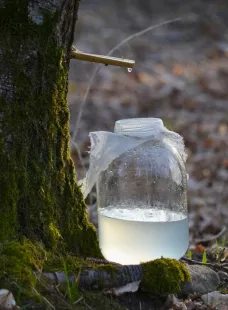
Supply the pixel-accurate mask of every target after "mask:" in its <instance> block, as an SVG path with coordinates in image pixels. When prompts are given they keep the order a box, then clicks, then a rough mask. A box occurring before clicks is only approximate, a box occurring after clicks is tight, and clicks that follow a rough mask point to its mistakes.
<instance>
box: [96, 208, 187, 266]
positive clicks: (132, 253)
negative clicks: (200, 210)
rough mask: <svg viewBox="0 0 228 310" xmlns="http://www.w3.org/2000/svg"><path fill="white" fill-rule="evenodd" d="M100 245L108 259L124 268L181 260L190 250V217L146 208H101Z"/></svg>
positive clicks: (99, 220)
mask: <svg viewBox="0 0 228 310" xmlns="http://www.w3.org/2000/svg"><path fill="white" fill-rule="evenodd" d="M98 224H99V244H100V248H101V252H102V254H103V255H104V257H105V258H106V259H107V260H109V261H113V262H116V263H120V264H123V265H128V264H139V263H141V262H146V261H150V260H153V259H156V258H160V257H162V256H163V257H169V258H175V259H180V258H181V257H182V256H183V255H184V254H185V252H186V250H187V248H188V218H187V217H186V216H185V215H183V214H182V213H176V212H172V211H165V210H156V209H154V210H151V209H143V208H140V209H139V208H135V209H134V208H126V207H125V209H124V208H114V207H107V208H100V209H99V211H98Z"/></svg>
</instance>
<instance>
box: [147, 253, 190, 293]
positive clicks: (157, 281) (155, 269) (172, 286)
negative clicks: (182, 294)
mask: <svg viewBox="0 0 228 310" xmlns="http://www.w3.org/2000/svg"><path fill="white" fill-rule="evenodd" d="M141 266H142V281H141V288H142V290H144V291H147V292H150V293H152V294H155V295H157V294H167V293H173V294H177V293H178V292H179V291H180V289H181V287H180V286H181V283H182V282H185V281H191V276H190V273H189V271H188V269H187V268H186V266H185V264H183V263H182V262H180V261H178V260H175V259H170V258H160V259H156V260H154V261H151V262H146V263H142V264H141Z"/></svg>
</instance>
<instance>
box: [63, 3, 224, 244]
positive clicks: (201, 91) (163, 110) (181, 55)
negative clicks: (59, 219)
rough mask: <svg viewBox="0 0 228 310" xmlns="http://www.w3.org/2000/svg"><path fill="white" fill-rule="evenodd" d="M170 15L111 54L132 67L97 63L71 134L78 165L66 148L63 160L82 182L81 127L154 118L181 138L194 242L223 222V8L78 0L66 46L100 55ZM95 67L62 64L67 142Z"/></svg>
mask: <svg viewBox="0 0 228 310" xmlns="http://www.w3.org/2000/svg"><path fill="white" fill-rule="evenodd" d="M177 17H180V18H181V20H179V21H176V22H173V23H171V24H169V25H164V26H161V27H158V28H156V29H154V30H152V31H150V32H148V33H146V34H144V35H142V36H139V37H136V38H134V39H132V40H130V41H129V42H128V43H127V44H125V45H124V46H122V47H121V48H120V49H119V50H118V51H116V52H115V53H114V55H113V56H116V57H124V58H129V59H134V60H135V61H136V65H135V67H134V69H133V71H132V72H130V73H129V72H128V70H127V69H126V68H119V67H111V66H108V67H105V66H102V67H101V69H100V71H99V73H98V74H97V76H96V78H95V80H94V82H93V84H92V87H91V90H90V92H89V95H88V97H87V99H86V101H85V105H84V108H83V113H82V117H81V121H80V123H79V126H78V132H77V135H76V137H75V141H76V142H77V147H78V148H79V149H80V151H81V154H82V159H81V160H80V157H79V156H78V153H77V151H76V149H75V146H73V145H72V155H73V158H74V160H75V165H76V171H77V177H78V179H81V178H82V177H84V175H85V169H87V167H88V162H89V158H88V153H87V151H88V146H89V140H88V134H89V132H90V131H96V130H108V131H113V128H114V123H115V121H116V120H119V119H123V118H133V117H159V118H161V119H162V120H163V121H164V123H165V125H166V126H167V127H168V128H169V129H171V130H174V131H176V132H178V133H179V134H181V135H182V136H183V137H184V141H185V145H186V148H187V152H188V160H187V171H188V174H189V182H188V205H189V227H190V245H192V246H193V245H195V244H197V243H200V241H201V240H204V239H208V238H210V237H212V238H213V236H215V235H216V234H217V233H219V232H220V231H221V230H222V228H223V227H227V226H228V89H227V85H228V2H227V1H226V0H223V1H206V0H204V1H203V0H201V1H199V0H193V1H191V2H189V1H180V0H179V1H178V0H176V1H147V0H143V1H139V0H137V1H136V0H134V1H127V0H124V1H113V0H106V1H98V0H97V1H95V0H94V1H92V0H84V1H82V2H81V5H80V10H79V19H78V22H77V25H76V32H75V43H74V44H75V46H77V48H78V49H81V50H83V51H86V52H92V53H98V54H107V53H108V52H109V51H110V49H111V48H113V47H114V46H115V45H116V44H118V43H120V42H121V41H122V40H123V39H125V38H126V37H128V36H129V35H131V34H133V33H136V32H138V31H140V30H142V29H144V28H147V27H149V26H151V25H155V24H158V23H161V22H163V21H166V20H169V19H173V18H177ZM95 67H96V65H95V64H92V63H86V62H82V61H75V60H73V61H72V63H71V70H70V83H69V96H68V98H69V106H70V111H71V123H70V130H71V133H72V136H73V133H74V131H75V126H76V122H77V117H78V114H79V111H80V106H81V105H82V102H83V97H84V95H85V92H86V89H87V87H88V84H89V80H90V78H91V75H92V74H93V72H94V70H95ZM83 165H84V166H85V169H83ZM92 220H93V218H92ZM94 221H95V220H94Z"/></svg>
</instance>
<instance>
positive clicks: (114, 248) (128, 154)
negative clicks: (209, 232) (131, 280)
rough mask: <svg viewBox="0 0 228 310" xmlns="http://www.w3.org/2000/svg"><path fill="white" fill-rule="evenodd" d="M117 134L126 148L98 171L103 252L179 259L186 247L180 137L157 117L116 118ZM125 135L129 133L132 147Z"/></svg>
mask: <svg viewBox="0 0 228 310" xmlns="http://www.w3.org/2000/svg"><path fill="white" fill-rule="evenodd" d="M115 134H116V135H118V136H119V147H120V148H121V144H123V143H124V147H125V149H124V151H123V152H122V153H121V154H119V155H118V156H117V157H115V158H114V159H113V160H112V161H111V162H110V163H109V164H108V167H107V168H106V169H105V170H102V171H100V173H99V176H98V180H97V200H98V231H99V244H100V248H101V252H102V254H103V255H104V257H105V258H106V259H107V260H110V261H113V262H117V263H120V264H139V263H140V262H145V261H150V260H153V259H156V258H160V257H169V258H175V259H179V258H180V257H181V256H183V255H184V254H185V252H186V250H187V248H188V214H187V174H186V170H185V164H184V158H183V156H182V155H183V154H181V152H180V150H182V151H183V143H182V139H181V137H180V136H179V135H177V134H176V133H173V132H170V131H168V130H167V129H166V128H165V127H164V126H163V123H162V121H161V120H160V119H154V118H145V119H128V120H121V121H117V122H116V125H115ZM123 136H124V137H128V138H129V148H128V147H127V145H128V144H127V143H128V142H127V141H128V140H126V139H125V140H121V138H122V137H123ZM175 139H176V140H175ZM177 140H178V141H177ZM132 141H134V142H135V146H134V143H133V144H132ZM181 143H182V145H181V147H179V150H178V146H180V144H181ZM116 148H118V143H117V145H116Z"/></svg>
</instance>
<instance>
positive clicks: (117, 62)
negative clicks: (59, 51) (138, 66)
mask: <svg viewBox="0 0 228 310" xmlns="http://www.w3.org/2000/svg"><path fill="white" fill-rule="evenodd" d="M71 58H72V59H78V60H84V61H90V62H97V63H101V64H104V65H105V66H108V65H111V66H119V67H126V68H130V69H132V68H133V67H134V65H135V61H134V60H131V59H124V58H116V57H110V56H104V55H96V54H90V53H84V52H81V51H79V50H78V49H77V48H75V47H74V46H72V51H71Z"/></svg>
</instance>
